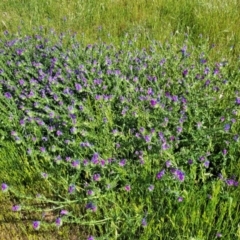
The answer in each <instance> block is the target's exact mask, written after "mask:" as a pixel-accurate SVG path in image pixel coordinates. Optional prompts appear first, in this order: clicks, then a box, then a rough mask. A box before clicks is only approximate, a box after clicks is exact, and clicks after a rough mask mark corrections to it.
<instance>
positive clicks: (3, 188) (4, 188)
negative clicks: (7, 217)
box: [1, 183, 8, 192]
mask: <svg viewBox="0 0 240 240" xmlns="http://www.w3.org/2000/svg"><path fill="white" fill-rule="evenodd" d="M1 187H2V191H3V192H7V191H8V185H7V184H6V183H2V185H1Z"/></svg>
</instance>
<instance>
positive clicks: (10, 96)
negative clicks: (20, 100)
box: [4, 92, 12, 98]
mask: <svg viewBox="0 0 240 240" xmlns="http://www.w3.org/2000/svg"><path fill="white" fill-rule="evenodd" d="M4 96H5V97H6V98H12V94H11V93H10V92H6V93H5V94H4Z"/></svg>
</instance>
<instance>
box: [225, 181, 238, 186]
mask: <svg viewBox="0 0 240 240" xmlns="http://www.w3.org/2000/svg"><path fill="white" fill-rule="evenodd" d="M226 184H227V185H228V186H235V187H237V186H238V182H237V181H235V180H234V179H226Z"/></svg>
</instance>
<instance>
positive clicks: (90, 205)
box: [86, 202, 97, 212]
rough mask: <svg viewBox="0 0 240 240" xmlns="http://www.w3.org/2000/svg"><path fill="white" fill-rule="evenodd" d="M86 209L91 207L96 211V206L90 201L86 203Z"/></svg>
mask: <svg viewBox="0 0 240 240" xmlns="http://www.w3.org/2000/svg"><path fill="white" fill-rule="evenodd" d="M86 209H91V210H92V211H93V212H96V211H97V206H96V205H94V204H93V203H92V202H90V203H88V204H87V205H86Z"/></svg>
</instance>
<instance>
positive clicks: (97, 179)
mask: <svg viewBox="0 0 240 240" xmlns="http://www.w3.org/2000/svg"><path fill="white" fill-rule="evenodd" d="M100 179H101V176H100V174H99V173H96V174H94V175H93V180H94V181H96V182H98V181H100Z"/></svg>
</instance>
